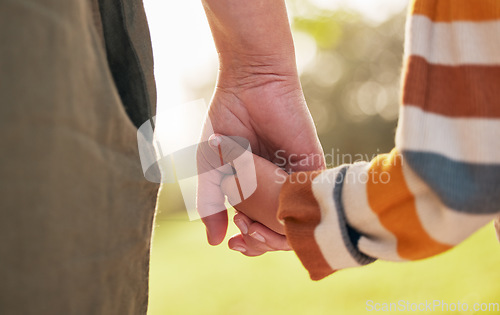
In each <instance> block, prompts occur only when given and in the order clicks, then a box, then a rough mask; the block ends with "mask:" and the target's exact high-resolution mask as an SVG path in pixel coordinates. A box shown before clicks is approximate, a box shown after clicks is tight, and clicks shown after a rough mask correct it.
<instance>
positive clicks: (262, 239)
mask: <svg viewBox="0 0 500 315" xmlns="http://www.w3.org/2000/svg"><path fill="white" fill-rule="evenodd" d="M250 236H251V237H253V238H254V239H256V240H257V241H259V242H262V243H265V242H266V239H265V238H264V236H262V235H261V234H259V233H257V232H253V233H252V234H250Z"/></svg>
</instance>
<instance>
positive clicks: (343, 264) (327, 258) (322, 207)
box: [278, 166, 375, 280]
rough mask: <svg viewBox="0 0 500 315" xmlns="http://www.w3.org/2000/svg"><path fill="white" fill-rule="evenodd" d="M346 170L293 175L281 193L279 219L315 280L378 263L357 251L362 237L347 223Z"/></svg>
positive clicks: (335, 169)
mask: <svg viewBox="0 0 500 315" xmlns="http://www.w3.org/2000/svg"><path fill="white" fill-rule="evenodd" d="M347 168H348V166H339V167H337V168H334V169H330V170H326V171H322V172H299V173H294V174H292V175H290V176H289V177H288V179H287V181H286V182H285V183H284V185H283V188H282V190H281V193H280V205H279V209H278V219H280V220H281V221H282V222H284V224H285V231H286V235H287V238H288V242H289V243H290V246H291V247H292V248H293V250H294V251H295V253H296V254H297V256H298V257H299V259H300V260H301V262H302V264H303V265H304V267H305V268H306V269H307V270H308V271H309V274H310V276H311V279H313V280H320V279H322V278H324V277H326V276H328V275H330V274H331V273H333V272H335V271H336V270H339V269H343V268H348V267H357V266H362V265H366V264H368V263H371V262H373V261H374V260H375V259H374V258H371V257H368V256H366V255H364V254H363V253H361V252H360V251H359V250H358V249H357V242H358V240H359V238H360V235H359V233H358V232H357V231H356V230H354V229H353V228H351V227H350V226H349V225H348V224H347V221H346V217H345V214H344V211H343V206H342V187H343V184H344V177H345V174H346V171H347Z"/></svg>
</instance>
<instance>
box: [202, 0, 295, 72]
mask: <svg viewBox="0 0 500 315" xmlns="http://www.w3.org/2000/svg"><path fill="white" fill-rule="evenodd" d="M202 1H203V5H204V8H205V11H206V14H207V18H208V21H209V24H210V28H211V30H212V34H213V37H214V41H215V45H216V48H217V52H218V54H219V61H220V70H221V72H226V71H228V72H232V71H233V70H235V69H238V70H242V69H243V70H244V69H248V68H251V69H253V70H252V71H257V72H258V74H265V73H266V72H269V73H278V74H280V75H295V74H296V65H295V53H294V46H293V40H292V35H291V31H290V25H289V22H288V17H287V12H286V7H285V3H284V1H283V0H252V1H248V0H202ZM255 69H258V70H255Z"/></svg>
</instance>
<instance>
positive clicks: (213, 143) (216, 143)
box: [208, 134, 222, 148]
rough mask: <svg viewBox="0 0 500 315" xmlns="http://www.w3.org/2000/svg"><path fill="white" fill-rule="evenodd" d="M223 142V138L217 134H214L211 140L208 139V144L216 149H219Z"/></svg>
mask: <svg viewBox="0 0 500 315" xmlns="http://www.w3.org/2000/svg"><path fill="white" fill-rule="evenodd" d="M221 142H222V138H221V137H220V136H219V135H216V134H213V135H211V136H210V138H208V143H209V144H210V145H211V146H212V147H214V148H217V147H218V146H219V144H220V143H221Z"/></svg>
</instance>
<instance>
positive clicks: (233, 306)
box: [144, 0, 500, 315]
mask: <svg viewBox="0 0 500 315" xmlns="http://www.w3.org/2000/svg"><path fill="white" fill-rule="evenodd" d="M144 4H145V8H146V13H147V15H148V18H149V23H150V28H151V36H152V41H153V49H154V54H155V74H156V79H157V85H158V107H159V108H162V107H164V106H175V105H178V104H182V103H186V102H189V101H192V100H196V99H199V98H203V99H205V101H206V102H207V104H208V102H209V100H210V98H211V94H212V92H213V88H214V85H215V79H216V75H217V67H218V64H217V54H216V51H215V46H214V44H213V42H212V38H211V34H210V29H209V27H208V23H207V21H206V18H205V15H204V12H203V8H202V5H201V1H200V0H182V1H176V2H170V1H157V0H144ZM407 5H408V0H376V1H375V0H288V1H287V6H288V10H289V17H290V23H291V26H292V30H293V36H294V41H295V45H296V50H297V64H298V68H299V72H300V76H301V82H302V86H303V89H304V93H305V97H306V100H307V102H308V105H309V109H310V111H311V114H312V116H313V118H314V121H315V123H316V126H317V129H318V133H319V137H320V140H321V143H322V144H323V148H324V150H325V153H327V154H328V153H330V154H337V155H339V154H340V155H350V156H354V159H358V158H361V157H364V158H363V159H364V160H369V159H371V157H373V156H374V155H376V154H379V153H386V152H389V151H390V150H391V149H392V147H393V146H394V134H395V128H396V125H397V116H398V102H399V87H400V71H401V65H402V54H403V39H404V28H405V13H406V7H407ZM185 124H186V127H189V126H188V124H189V122H185ZM339 162H340V163H342V161H338V160H337V159H330V160H327V163H328V164H329V166H335V165H336V164H338V163H339ZM231 215H232V213H230V216H231ZM236 232H237V230H236V229H235V228H234V227H233V226H231V227H230V233H229V234H228V235H232V234H235V233H236ZM499 265H500V245H499V244H498V242H497V240H496V238H495V236H494V229H493V226H492V225H491V224H490V225H488V226H486V227H485V228H483V229H482V230H480V231H479V232H477V233H476V234H475V235H474V236H472V237H471V238H470V239H469V240H467V241H466V242H464V243H463V244H461V245H460V246H458V247H456V248H454V249H453V250H451V251H449V252H447V253H444V254H442V255H439V256H437V257H434V258H431V259H426V260H423V261H418V262H412V263H390V262H376V263H374V264H372V265H370V266H367V267H364V268H360V269H354V270H343V271H340V272H338V273H336V274H334V275H332V276H330V277H328V278H327V279H324V280H321V281H320V282H313V281H311V280H309V278H308V275H307V272H306V271H305V269H304V268H303V267H302V266H301V264H300V262H299V261H298V259H297V258H296V257H295V255H294V254H293V253H290V252H286V253H270V254H266V255H264V256H262V257H257V258H247V257H245V256H243V255H241V254H239V253H236V252H232V251H230V250H228V249H227V242H224V243H223V244H221V245H220V246H217V247H211V246H209V245H208V243H207V242H206V238H205V228H204V226H203V224H202V223H201V222H200V221H193V222H190V221H189V220H188V217H187V213H186V209H185V206H184V203H183V199H182V195H181V192H180V190H179V187H178V185H176V184H164V185H163V186H162V189H161V193H160V199H159V203H158V213H157V217H156V224H155V231H154V239H153V247H152V256H151V279H150V290H151V291H150V305H149V314H150V315H159V314H254V313H259V314H285V313H286V314H334V313H339V314H362V313H365V312H366V307H367V301H370V300H371V301H373V302H374V303H398V302H399V301H405V302H406V301H407V302H410V303H425V302H426V301H428V302H430V301H434V300H438V301H443V302H446V303H457V302H458V301H460V302H461V303H463V302H467V303H469V305H470V307H472V305H473V304H474V303H483V302H500V281H498V279H500V268H498V266H499ZM368 303H370V302H368ZM434 313H439V312H434ZM441 313H449V312H441ZM454 313H455V314H458V313H459V312H454ZM467 313H471V312H467ZM481 313H482V314H483V313H484V314H487V312H481ZM492 314H493V312H492Z"/></svg>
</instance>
